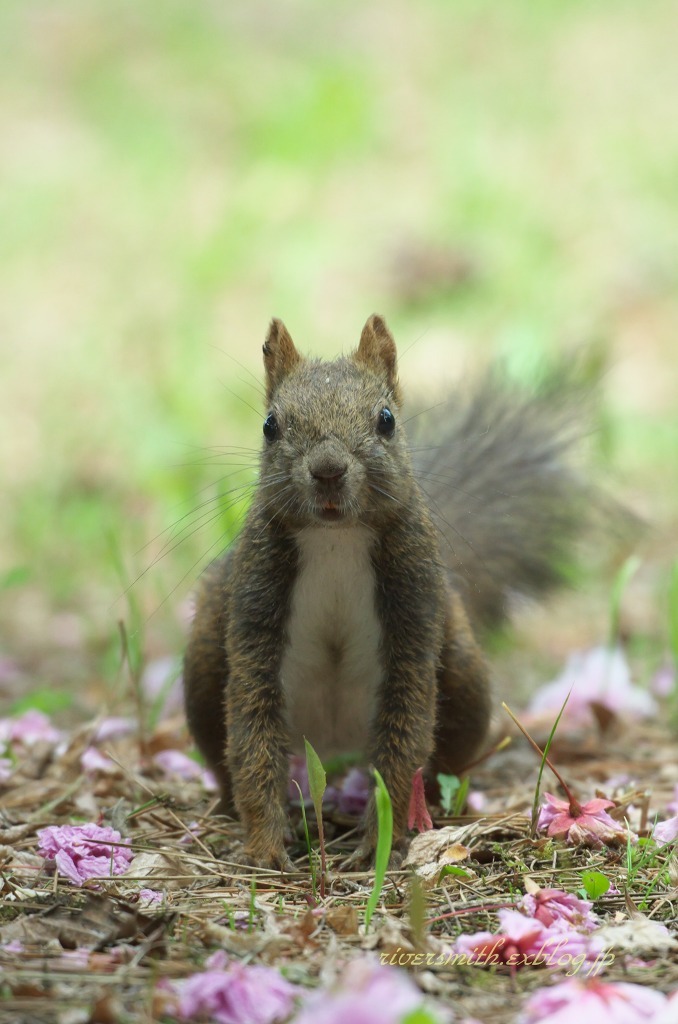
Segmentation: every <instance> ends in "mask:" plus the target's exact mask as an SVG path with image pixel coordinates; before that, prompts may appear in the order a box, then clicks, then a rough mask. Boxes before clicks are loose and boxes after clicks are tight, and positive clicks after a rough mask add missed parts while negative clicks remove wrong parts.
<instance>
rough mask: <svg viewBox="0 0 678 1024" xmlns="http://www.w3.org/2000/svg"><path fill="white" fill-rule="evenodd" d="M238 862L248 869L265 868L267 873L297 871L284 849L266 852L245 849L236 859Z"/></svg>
mask: <svg viewBox="0 0 678 1024" xmlns="http://www.w3.org/2000/svg"><path fill="white" fill-rule="evenodd" d="M238 860H239V862H240V863H241V864H244V865H245V866H246V867H249V868H265V869H267V870H268V871H284V872H285V873H289V872H290V871H296V870H297V869H296V868H295V866H294V862H293V861H292V859H291V858H290V855H289V854H288V852H287V850H286V849H285V848H284V847H283V848H282V849H272V850H266V851H261V850H248V849H246V850H245V851H244V852H243V853H242V854H241V855H240V857H238Z"/></svg>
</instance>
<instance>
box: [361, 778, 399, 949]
mask: <svg viewBox="0 0 678 1024" xmlns="http://www.w3.org/2000/svg"><path fill="white" fill-rule="evenodd" d="M373 772H374V778H375V780H376V783H377V785H376V788H375V790H374V800H375V804H376V809H377V829H378V831H377V854H376V857H375V862H374V886H373V888H372V892H371V893H370V898H369V900H368V901H367V907H366V908H365V931H367V929H368V928H369V926H370V921H371V920H372V914H373V913H374V911H375V909H376V906H377V903H378V902H379V896H380V895H381V890H382V889H383V887H384V879H385V878H386V871H387V869H388V862H389V860H390V858H391V846H392V843H393V806H392V804H391V797H390V796H389V792H388V790H387V788H386V783H385V782H384V780H383V779H382V777H381V775H380V774H379V772H378V771H377V769H376V768H374V769H373Z"/></svg>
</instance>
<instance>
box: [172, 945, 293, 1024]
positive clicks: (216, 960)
mask: <svg viewBox="0 0 678 1024" xmlns="http://www.w3.org/2000/svg"><path fill="white" fill-rule="evenodd" d="M207 966H208V969H207V970H206V971H201V972H200V973H198V974H194V975H192V976H191V977H190V978H187V979H186V980H185V981H181V982H177V983H176V985H175V987H176V989H177V990H178V992H179V1015H180V1017H181V1019H182V1020H185V1021H191V1020H194V1019H198V1020H201V1021H202V1020H210V1021H212V1022H214V1024H274V1022H277V1021H283V1020H285V1019H286V1018H287V1017H289V1015H290V1013H291V1012H292V1010H293V1008H294V1003H295V1000H296V997H297V995H298V991H299V990H298V989H297V988H296V986H294V985H292V984H291V983H290V982H288V981H286V980H285V979H284V978H283V977H282V975H280V974H279V973H278V972H277V971H275V970H273V969H272V968H270V967H260V966H247V965H245V964H241V963H239V962H237V961H234V962H232V963H230V964H229V963H228V962H227V959H226V956H225V954H223V952H222V951H219V953H216V954H215V955H214V956H213V957H210V959H209V960H208V961H207Z"/></svg>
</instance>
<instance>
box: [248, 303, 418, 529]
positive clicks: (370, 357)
mask: <svg viewBox="0 0 678 1024" xmlns="http://www.w3.org/2000/svg"><path fill="white" fill-rule="evenodd" d="M396 362H397V358H396V347H395V342H394V341H393V338H392V336H391V334H390V332H389V330H388V328H387V326H386V324H385V322H384V321H383V320H382V318H381V317H379V316H371V317H370V318H369V320H368V321H367V323H366V324H365V327H364V328H363V331H362V334H361V337H360V343H359V345H358V348H357V349H356V351H355V352H353V353H352V354H351V355H350V356H348V357H343V358H341V359H337V360H334V361H333V362H323V361H321V360H317V359H305V358H303V357H302V356H301V355H300V354H299V353H298V352H297V350H296V348H295V345H294V342H293V341H292V338H291V337H290V335H289V334H288V332H287V329H286V328H285V325H284V324H283V323H282V322H281V321H280V320H273V321H272V322H271V326H270V329H269V332H268V336H267V338H266V342H265V344H264V366H265V369H266V399H267V403H268V407H267V410H266V417H265V419H264V451H263V454H262V472H261V482H260V488H261V497H262V501H263V505H264V506H265V508H266V512H267V514H268V516H269V517H270V518H277V519H278V520H281V521H284V522H285V523H286V524H287V525H290V526H292V527H293V528H295V529H301V528H303V527H305V526H311V525H341V524H344V525H350V524H352V523H364V524H366V525H370V523H374V522H376V520H377V519H379V520H380V521H381V520H383V518H384V516H397V515H398V510H399V508H400V507H401V505H402V503H403V501H406V500H407V498H408V493H409V488H410V487H411V475H410V472H409V459H408V456H407V445H406V442H405V438H404V435H403V431H402V426H401V424H400V408H401V399H400V389H399V386H398V379H397V372H396Z"/></svg>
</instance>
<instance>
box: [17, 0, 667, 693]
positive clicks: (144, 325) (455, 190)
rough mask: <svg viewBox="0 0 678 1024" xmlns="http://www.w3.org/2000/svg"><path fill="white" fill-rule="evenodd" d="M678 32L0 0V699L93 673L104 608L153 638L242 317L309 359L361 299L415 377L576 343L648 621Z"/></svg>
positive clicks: (474, 0)
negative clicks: (276, 329)
mask: <svg viewBox="0 0 678 1024" xmlns="http://www.w3.org/2000/svg"><path fill="white" fill-rule="evenodd" d="M677 38H678V6H677V5H676V4H675V2H674V0H647V2H645V3H643V4H639V3H638V2H637V0H633V2H631V0H593V2H592V0H586V2H584V0H570V2H568V3H540V4H535V3H534V0H503V2H501V3H499V2H496V0H495V2H483V0H455V2H454V3H451V2H444V0H421V2H420V3H418V4H416V5H412V4H405V3H402V2H400V0H395V2H388V3H387V2H385V0H377V2H373V3H370V2H364V0H363V2H357V0H343V2H341V3H326V4H321V3H319V2H317V0H316V2H313V0H292V2H289V3H285V4H272V3H263V2H259V0H254V2H250V3H248V4H235V3H221V4H220V3H216V2H206V3H191V2H189V0H162V2H160V0H146V2H145V3H143V4H139V3H136V2H131V0H129V2H124V0H123V2H113V3H108V4H101V3H99V4H97V3H92V2H85V0H62V2H61V3H59V4H54V3H52V2H48V0H3V3H2V5H0V46H1V47H2V60H1V61H0V78H1V80H2V81H1V89H0V97H1V99H0V103H1V108H0V117H1V131H0V224H1V228H0V259H1V261H2V272H1V275H0V289H1V295H0V352H1V356H2V362H1V368H0V417H1V429H0V466H1V467H2V468H1V473H2V495H3V500H2V503H1V505H0V665H4V668H3V669H2V671H0V698H7V699H11V700H14V699H16V696H17V688H21V687H24V688H25V687H26V686H31V687H37V688H40V687H42V688H51V687H54V688H56V689H59V690H61V689H65V690H67V691H70V692H72V691H74V690H75V691H77V692H78V693H82V694H85V695H86V693H87V692H88V691H87V688H88V687H91V686H92V685H93V683H92V680H96V679H99V678H100V679H104V680H106V679H109V678H111V677H112V676H113V675H114V674H115V670H116V665H117V663H118V660H119V654H118V637H117V626H116V622H117V619H118V618H120V617H128V616H129V601H130V600H131V601H132V602H133V603H134V604H135V605H136V607H137V614H138V621H139V623H140V624H141V625H140V626H139V629H140V630H142V631H143V636H142V644H143V647H144V649H145V651H146V654H147V656H148V657H156V656H158V655H160V654H162V653H166V652H169V653H175V652H178V651H180V650H181V648H182V646H183V642H184V630H185V609H186V604H187V601H188V595H189V593H190V590H191V587H192V585H193V584H194V582H195V579H196V578H197V575H198V572H199V569H200V567H201V565H203V564H205V562H206V561H207V560H208V559H209V557H210V556H211V555H214V554H215V553H216V552H217V551H218V550H219V548H220V547H221V546H222V545H223V543H224V538H225V537H226V536H227V535H228V533H229V532H230V531H231V530H232V528H233V524H234V518H235V516H236V513H237V512H238V511H239V510H240V507H241V506H239V505H238V504H237V503H236V505H235V506H234V508H233V509H232V510H231V511H223V512H222V513H221V514H219V510H218V507H217V505H216V504H215V503H214V501H213V499H214V498H215V497H216V496H217V494H218V493H219V489H220V488H222V489H223V488H227V487H228V486H230V484H229V481H228V480H225V481H224V482H222V483H220V482H219V481H220V480H221V478H224V477H227V476H228V474H230V473H231V472H233V471H234V470H236V469H237V468H238V465H242V466H244V467H245V476H247V466H251V465H252V462H253V451H252V450H253V449H255V448H256V447H257V446H258V444H259V438H260V430H261V426H260V423H261V416H260V407H261V399H260V397H259V394H258V393H257V387H256V384H255V382H254V380H253V378H252V377H251V376H250V372H251V373H254V375H255V377H257V378H259V376H260V366H259V363H260V350H261V342H262V340H263V336H264V333H265V330H266V325H267V322H268V320H269V319H270V317H271V316H273V315H275V316H280V317H282V318H283V319H284V320H285V321H286V323H287V325H288V327H289V329H290V331H291V333H292V334H293V336H294V337H295V339H296V341H297V343H298V345H299V347H300V348H301V349H302V350H305V351H310V352H313V353H316V354H327V355H330V354H334V353H337V352H339V351H340V350H342V349H343V350H347V349H349V348H350V347H351V346H353V345H354V344H355V343H356V341H357V338H358V336H359V331H360V328H361V326H362V324H363V322H364V320H365V319H366V317H367V316H368V315H369V314H370V313H371V312H373V311H378V312H380V313H382V314H384V315H385V316H386V317H387V319H388V321H389V323H390V325H391V327H392V329H393V330H394V333H395V334H396V338H397V339H398V341H399V344H400V351H401V376H402V377H403V379H404V381H405V384H406V385H408V384H409V388H410V393H412V392H414V391H419V393H422V392H423V394H424V395H426V394H431V393H432V391H433V387H432V385H433V381H435V382H436V385H437V384H438V383H439V382H440V380H441V379H443V378H447V377H450V378H457V379H458V378H459V377H461V376H463V374H464V373H466V372H469V371H470V370H471V369H472V368H473V367H474V366H476V365H477V364H478V363H483V362H486V361H487V360H489V359H491V358H493V357H494V356H497V355H499V356H502V357H504V358H507V359H508V360H509V362H511V361H513V363H514V365H515V366H520V365H531V364H532V363H533V361H534V360H535V359H536V358H537V357H538V356H539V355H540V354H543V353H552V352H554V351H557V350H560V349H563V348H568V347H573V348H574V347H577V346H579V345H586V344H594V345H596V346H601V347H602V348H604V349H605V351H606V352H607V354H608V358H609V370H608V372H607V375H606V380H605V395H606V409H607V411H606V424H607V429H606V431H605V432H604V437H603V435H602V434H601V438H600V441H601V447H602V442H603V440H604V443H605V446H606V448H607V449H608V450H609V451H610V452H612V454H613V456H614V458H613V465H614V467H615V470H614V471H613V473H612V480H613V489H614V490H615V492H616V493H617V494H618V495H620V496H621V497H622V498H623V499H624V500H625V501H628V503H629V504H630V505H631V506H632V507H633V508H634V509H635V510H636V511H638V512H639V513H641V514H642V515H644V516H645V517H646V518H647V519H648V521H649V522H650V523H651V524H652V529H651V530H650V531H649V534H648V536H647V537H646V538H645V541H644V545H645V548H644V552H643V557H644V566H643V569H642V570H641V573H640V574H639V577H638V583H637V584H636V592H635V599H634V600H633V601H631V602H630V606H631V607H630V611H629V615H630V617H631V620H632V623H633V625H634V627H635V628H637V629H638V630H640V631H641V632H642V631H645V632H646V633H648V634H656V636H657V637H658V638H659V641H660V645H661V643H662V642H663V641H662V639H661V638H662V632H663V629H664V627H663V624H662V621H661V615H660V613H659V611H658V609H659V608H660V607H661V593H662V592H663V590H662V588H663V587H664V585H665V579H666V571H667V568H668V565H669V564H670V562H671V560H672V559H674V558H675V536H676V529H677V526H678V514H677V510H678V486H677V480H676V455H677V453H678V418H677V415H676V399H677V397H678V341H677V339H676V331H677V327H678V288H677V284H678V117H677V116H676V97H677V96H678V61H677V60H676V39H677ZM234 446H239V447H240V448H242V449H243V450H242V452H241V453H240V454H239V455H226V454H223V451H221V450H222V449H226V448H228V447H234ZM238 480H239V477H235V478H233V481H232V482H238ZM201 502H207V503H208V504H206V505H203V506H200V503H201ZM198 506H200V509H199V510H198V511H197V512H195V513H193V514H191V510H192V509H196V507H198ZM203 512H204V513H205V516H204V519H202V520H201V519H200V516H201V515H202V513H203ZM211 512H215V513H216V515H212V514H211ZM186 516H187V518H184V517H186ZM175 523H177V524H178V526H177V527H176V530H175V532H174V533H172V532H171V527H172V524H175ZM198 527H201V528H198ZM168 530H170V532H169V533H168V532H165V531H168ZM167 541H169V543H168V544H167V548H168V550H167V551H165V552H164V553H163V546H164V545H165V542H167ZM178 541H181V543H178ZM161 555H162V557H160V556H161ZM137 577H138V579H137ZM133 581H136V582H134V583H133ZM132 583H133V585H132V587H131V589H130V590H129V592H128V593H127V594H126V593H125V589H126V587H127V586H128V585H129V584H132ZM606 585H607V584H604V585H603V590H602V593H605V592H606V591H605V589H604V586H606ZM578 600H579V601H580V604H579V605H577V602H575V606H574V607H575V608H576V607H580V608H582V609H583V608H584V607H585V600H584V597H583V596H582V595H579V599H578ZM594 607H596V608H597V609H598V611H597V612H596V613H595V614H593V616H591V614H590V609H588V608H587V610H586V612H585V613H584V611H583V610H582V611H581V612H580V613H579V618H578V625H577V626H575V627H573V629H571V630H569V631H566V633H565V634H564V639H563V640H562V641H559V642H560V643H561V646H563V647H567V646H568V645H571V644H572V643H574V642H575V640H579V639H581V640H582V642H587V641H594V640H596V639H598V638H599V632H598V631H599V629H600V628H602V626H601V624H604V623H605V621H606V614H607V612H606V609H605V601H604V599H603V600H602V601H599V602H598V604H596V603H595V602H594ZM574 618H575V621H576V620H577V613H576V612H575V613H574ZM535 621H538V622H540V623H541V624H542V625H543V623H544V622H545V621H547V620H545V619H541V620H535ZM548 621H552V619H551V620H548ZM563 621H564V620H563ZM540 628H541V627H540ZM555 647H556V648H557V647H558V643H556V644H555ZM3 658H4V659H5V660H4V661H3V660H1V659H3ZM17 679H19V680H20V682H19V683H17ZM80 688H82V689H80Z"/></svg>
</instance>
